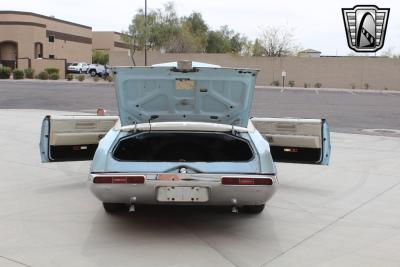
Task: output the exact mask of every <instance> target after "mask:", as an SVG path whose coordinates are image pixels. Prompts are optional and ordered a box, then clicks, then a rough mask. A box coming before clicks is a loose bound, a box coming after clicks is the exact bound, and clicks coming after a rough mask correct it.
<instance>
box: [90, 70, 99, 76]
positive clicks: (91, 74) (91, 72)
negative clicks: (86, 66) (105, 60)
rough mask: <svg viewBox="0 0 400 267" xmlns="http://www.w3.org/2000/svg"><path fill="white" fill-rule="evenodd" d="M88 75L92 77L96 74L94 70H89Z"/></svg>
mask: <svg viewBox="0 0 400 267" xmlns="http://www.w3.org/2000/svg"><path fill="white" fill-rule="evenodd" d="M89 73H90V76H92V77H94V76H96V74H97V73H96V70H91V71H90V72H89Z"/></svg>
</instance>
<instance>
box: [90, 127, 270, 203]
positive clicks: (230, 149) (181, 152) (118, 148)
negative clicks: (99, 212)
mask: <svg viewBox="0 0 400 267" xmlns="http://www.w3.org/2000/svg"><path fill="white" fill-rule="evenodd" d="M119 135H120V137H118V138H119V140H118V141H116V142H114V144H113V145H110V149H109V151H105V150H103V151H98V152H97V153H96V155H95V157H94V161H97V160H99V161H101V159H102V158H106V163H105V164H103V163H102V164H101V165H100V166H107V168H106V169H104V168H99V169H98V168H97V167H98V165H95V164H94V165H93V166H92V171H91V175H90V179H89V185H90V188H91V190H92V192H93V193H94V194H95V196H96V197H97V198H98V199H99V200H101V201H102V202H103V203H104V207H105V208H106V209H111V210H113V209H117V208H118V207H119V208H121V209H122V208H124V207H126V206H132V205H134V204H168V205H171V204H173V205H181V204H185V205H187V204H191V205H212V206H232V207H235V208H243V209H245V210H249V211H250V210H252V211H254V210H258V211H261V210H262V209H263V207H264V204H265V202H266V201H268V200H269V199H270V198H271V197H272V195H273V194H274V192H275V183H276V182H277V181H276V176H275V168H274V165H273V163H272V159H270V165H269V166H268V168H269V169H268V170H269V171H268V172H262V171H261V164H260V153H259V151H257V148H256V147H254V145H253V144H252V142H251V140H250V136H249V134H247V133H238V132H233V133H232V132H231V131H226V132H212V131H182V130H180V131H176V130H175V131H174V130H164V131H160V130H157V131H151V132H148V131H140V132H136V133H123V132H122V134H121V133H120V134H119ZM111 139H112V138H111ZM102 142H103V141H102ZM104 142H108V140H107V136H106V137H105V138H104ZM265 168H266V167H265V166H264V169H265ZM110 207H111V208H110Z"/></svg>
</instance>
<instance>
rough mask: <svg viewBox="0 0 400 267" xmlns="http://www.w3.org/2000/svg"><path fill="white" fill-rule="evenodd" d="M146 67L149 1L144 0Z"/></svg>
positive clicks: (145, 58) (145, 59)
mask: <svg viewBox="0 0 400 267" xmlns="http://www.w3.org/2000/svg"><path fill="white" fill-rule="evenodd" d="M144 65H145V66H147V0H144Z"/></svg>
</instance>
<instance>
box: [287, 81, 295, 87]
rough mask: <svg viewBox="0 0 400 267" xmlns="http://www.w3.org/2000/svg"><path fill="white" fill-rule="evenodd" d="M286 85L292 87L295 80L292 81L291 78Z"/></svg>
mask: <svg viewBox="0 0 400 267" xmlns="http://www.w3.org/2000/svg"><path fill="white" fill-rule="evenodd" d="M288 85H289V86H290V87H293V86H295V85H296V84H295V82H294V81H293V80H290V81H289V82H288Z"/></svg>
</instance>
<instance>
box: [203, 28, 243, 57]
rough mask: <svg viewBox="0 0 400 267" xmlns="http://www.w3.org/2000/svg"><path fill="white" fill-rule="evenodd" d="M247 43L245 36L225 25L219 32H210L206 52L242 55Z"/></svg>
mask: <svg viewBox="0 0 400 267" xmlns="http://www.w3.org/2000/svg"><path fill="white" fill-rule="evenodd" d="M247 43H248V41H247V38H246V37H245V36H242V35H241V34H240V33H236V32H235V31H234V30H232V29H230V28H229V27H228V26H227V25H224V26H222V27H221V28H220V29H219V30H218V31H209V32H208V35H207V47H206V52H207V53H233V54H242V52H243V49H244V48H245V47H246V45H247Z"/></svg>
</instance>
